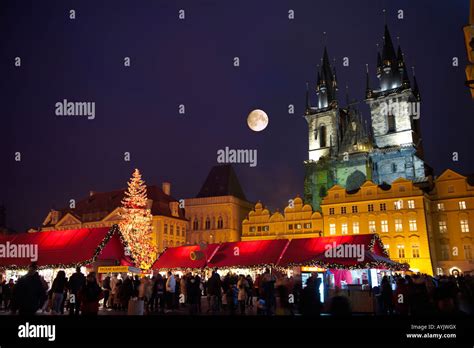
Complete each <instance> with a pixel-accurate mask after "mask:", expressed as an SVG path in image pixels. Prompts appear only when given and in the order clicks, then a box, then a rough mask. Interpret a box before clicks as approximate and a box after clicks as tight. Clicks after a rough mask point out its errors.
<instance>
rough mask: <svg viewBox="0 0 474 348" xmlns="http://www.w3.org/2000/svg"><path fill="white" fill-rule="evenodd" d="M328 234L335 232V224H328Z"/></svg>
mask: <svg viewBox="0 0 474 348" xmlns="http://www.w3.org/2000/svg"><path fill="white" fill-rule="evenodd" d="M329 234H330V235H334V234H336V224H329Z"/></svg>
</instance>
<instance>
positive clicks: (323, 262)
mask: <svg viewBox="0 0 474 348" xmlns="http://www.w3.org/2000/svg"><path fill="white" fill-rule="evenodd" d="M278 266H281V267H291V266H319V267H322V268H345V269H347V268H363V269H366V268H379V269H383V268H391V269H396V268H398V269H403V268H404V266H403V265H400V264H398V263H396V262H394V261H392V260H390V259H389V258H388V255H387V253H386V251H385V249H384V247H383V244H382V242H381V241H380V239H379V237H378V236H377V235H375V234H362V235H351V236H334V237H319V238H304V239H293V240H292V241H291V242H290V244H289V245H288V248H287V249H286V251H285V253H284V254H283V257H282V259H281V260H280V262H279V264H278Z"/></svg>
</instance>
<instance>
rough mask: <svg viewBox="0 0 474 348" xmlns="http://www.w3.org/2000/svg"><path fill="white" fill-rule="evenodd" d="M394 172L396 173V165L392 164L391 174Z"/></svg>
mask: <svg viewBox="0 0 474 348" xmlns="http://www.w3.org/2000/svg"><path fill="white" fill-rule="evenodd" d="M396 172H397V164H396V163H392V173H396Z"/></svg>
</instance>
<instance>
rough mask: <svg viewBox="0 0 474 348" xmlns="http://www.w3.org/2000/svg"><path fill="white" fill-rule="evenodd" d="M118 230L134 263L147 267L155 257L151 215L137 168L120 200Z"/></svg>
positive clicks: (143, 184) (143, 267)
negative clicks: (120, 217)
mask: <svg viewBox="0 0 474 348" xmlns="http://www.w3.org/2000/svg"><path fill="white" fill-rule="evenodd" d="M121 216H122V221H121V222H120V224H119V226H120V231H122V234H123V237H124V238H125V240H126V241H127V243H128V247H129V248H130V254H131V256H132V258H133V259H134V260H135V265H136V266H137V267H140V268H142V269H149V268H150V267H151V265H152V264H153V262H154V261H155V258H156V248H155V247H154V246H153V243H152V229H151V222H152V215H151V212H150V209H148V208H147V195H146V185H145V182H144V181H143V180H142V176H141V174H140V171H139V170H138V169H135V171H134V172H133V175H132V177H131V178H130V181H129V182H128V190H127V191H126V192H125V197H124V198H123V200H122V212H121Z"/></svg>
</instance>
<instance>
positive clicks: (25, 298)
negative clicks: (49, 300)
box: [11, 263, 46, 315]
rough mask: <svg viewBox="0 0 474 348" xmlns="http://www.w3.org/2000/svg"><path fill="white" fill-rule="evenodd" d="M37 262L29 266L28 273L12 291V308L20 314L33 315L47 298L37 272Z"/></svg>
mask: <svg viewBox="0 0 474 348" xmlns="http://www.w3.org/2000/svg"><path fill="white" fill-rule="evenodd" d="M37 269H38V267H37V265H36V263H32V264H31V265H30V266H29V268H28V273H27V274H26V275H24V276H23V277H21V278H20V279H19V280H18V282H17V283H16V285H15V286H14V287H13V291H12V302H11V309H12V312H13V313H15V312H16V311H17V310H18V312H19V314H20V315H33V314H35V313H36V311H37V310H38V309H39V308H40V307H41V305H42V304H43V302H44V301H45V300H46V294H45V292H44V289H43V284H42V283H41V279H40V276H39V274H38V272H37Z"/></svg>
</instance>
